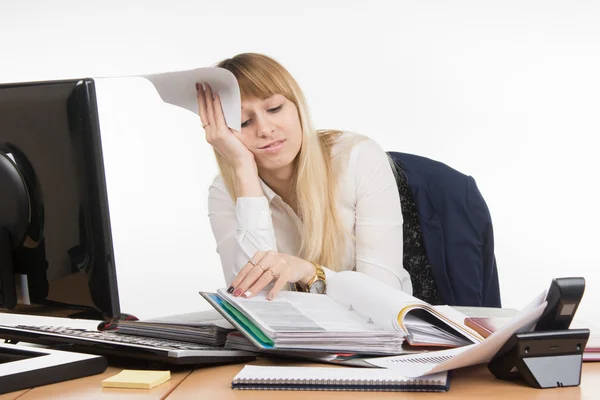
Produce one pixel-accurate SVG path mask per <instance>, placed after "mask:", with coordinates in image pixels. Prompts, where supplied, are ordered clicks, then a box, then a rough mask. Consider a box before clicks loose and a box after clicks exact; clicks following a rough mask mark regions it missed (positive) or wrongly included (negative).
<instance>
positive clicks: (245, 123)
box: [241, 104, 283, 128]
mask: <svg viewBox="0 0 600 400" xmlns="http://www.w3.org/2000/svg"><path fill="white" fill-rule="evenodd" d="M282 108H283V104H281V105H279V106H277V107H273V108H269V109H268V110H267V111H268V112H270V113H272V114H274V113H276V112H279V111H281V109H282ZM251 122H252V118H250V119H247V120H245V121H244V122H242V125H241V127H242V128H246V127H247V126H248V125H250V123H251Z"/></svg>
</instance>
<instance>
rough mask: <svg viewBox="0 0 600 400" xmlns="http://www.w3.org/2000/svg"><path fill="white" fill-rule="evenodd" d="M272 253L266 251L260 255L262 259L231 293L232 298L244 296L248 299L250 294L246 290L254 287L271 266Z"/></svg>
mask: <svg viewBox="0 0 600 400" xmlns="http://www.w3.org/2000/svg"><path fill="white" fill-rule="evenodd" d="M273 253H274V252H272V251H268V252H263V253H262V254H261V255H262V257H261V258H260V259H259V261H257V262H256V266H254V268H252V269H251V270H250V271H249V273H248V274H247V275H246V276H245V277H244V279H242V281H241V282H240V284H239V285H238V286H237V287H236V289H235V291H234V292H233V295H234V296H240V295H242V294H245V295H246V297H250V295H251V294H252V293H247V292H248V289H249V288H250V287H251V286H252V285H254V283H255V282H256V281H257V280H258V279H259V278H260V277H261V276H262V275H263V274H265V272H266V271H267V270H268V269H269V266H270V265H272V261H271V259H272V258H273ZM275 254H277V253H275Z"/></svg>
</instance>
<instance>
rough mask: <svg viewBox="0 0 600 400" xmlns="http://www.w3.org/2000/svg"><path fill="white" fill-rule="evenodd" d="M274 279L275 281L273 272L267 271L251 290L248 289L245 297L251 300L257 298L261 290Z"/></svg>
mask: <svg viewBox="0 0 600 400" xmlns="http://www.w3.org/2000/svg"><path fill="white" fill-rule="evenodd" d="M273 279H275V276H274V275H273V270H271V269H268V270H266V271H265V272H264V273H263V274H262V275H261V276H260V278H258V279H257V280H256V282H254V284H253V285H252V286H250V288H248V290H247V291H246V292H244V297H246V298H251V297H254V296H256V295H257V294H258V293H260V291H261V290H263V289H264V288H265V286H267V285H268V284H269V283H271V282H272V281H273Z"/></svg>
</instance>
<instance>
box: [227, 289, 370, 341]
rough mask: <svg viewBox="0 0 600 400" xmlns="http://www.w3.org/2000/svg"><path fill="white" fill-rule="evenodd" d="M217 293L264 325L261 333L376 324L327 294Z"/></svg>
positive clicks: (366, 329)
mask: <svg viewBox="0 0 600 400" xmlns="http://www.w3.org/2000/svg"><path fill="white" fill-rule="evenodd" d="M219 294H220V295H221V296H223V297H224V298H226V299H227V301H229V302H231V303H234V304H240V305H241V306H242V307H244V309H245V310H246V311H247V312H248V313H249V314H250V316H251V317H252V319H254V320H255V321H256V322H258V323H259V324H260V325H262V326H264V327H265V328H267V329H265V333H266V334H268V335H269V336H273V337H274V336H277V333H284V332H327V331H329V332H369V331H380V330H382V329H381V328H380V327H378V326H376V325H375V324H369V323H367V321H366V320H365V319H364V318H362V317H361V316H360V315H358V314H357V313H356V312H354V311H351V310H349V309H346V308H344V307H343V306H342V305H340V304H338V303H336V302H335V301H334V300H333V299H331V298H330V297H329V296H323V295H309V294H306V293H298V292H285V291H282V292H280V293H279V294H278V295H277V296H276V297H275V298H274V299H272V300H267V299H266V294H267V291H263V292H261V293H259V294H257V295H256V296H255V297H253V298H251V299H245V298H243V297H234V296H232V295H230V294H228V293H227V292H226V291H225V290H222V289H219Z"/></svg>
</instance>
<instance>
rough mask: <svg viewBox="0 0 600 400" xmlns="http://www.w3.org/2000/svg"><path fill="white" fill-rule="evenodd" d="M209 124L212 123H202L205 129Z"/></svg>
mask: <svg viewBox="0 0 600 400" xmlns="http://www.w3.org/2000/svg"><path fill="white" fill-rule="evenodd" d="M209 125H210V122H207V123H206V124H204V125H202V128H203V129H204V128H206V127H207V126H209Z"/></svg>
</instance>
